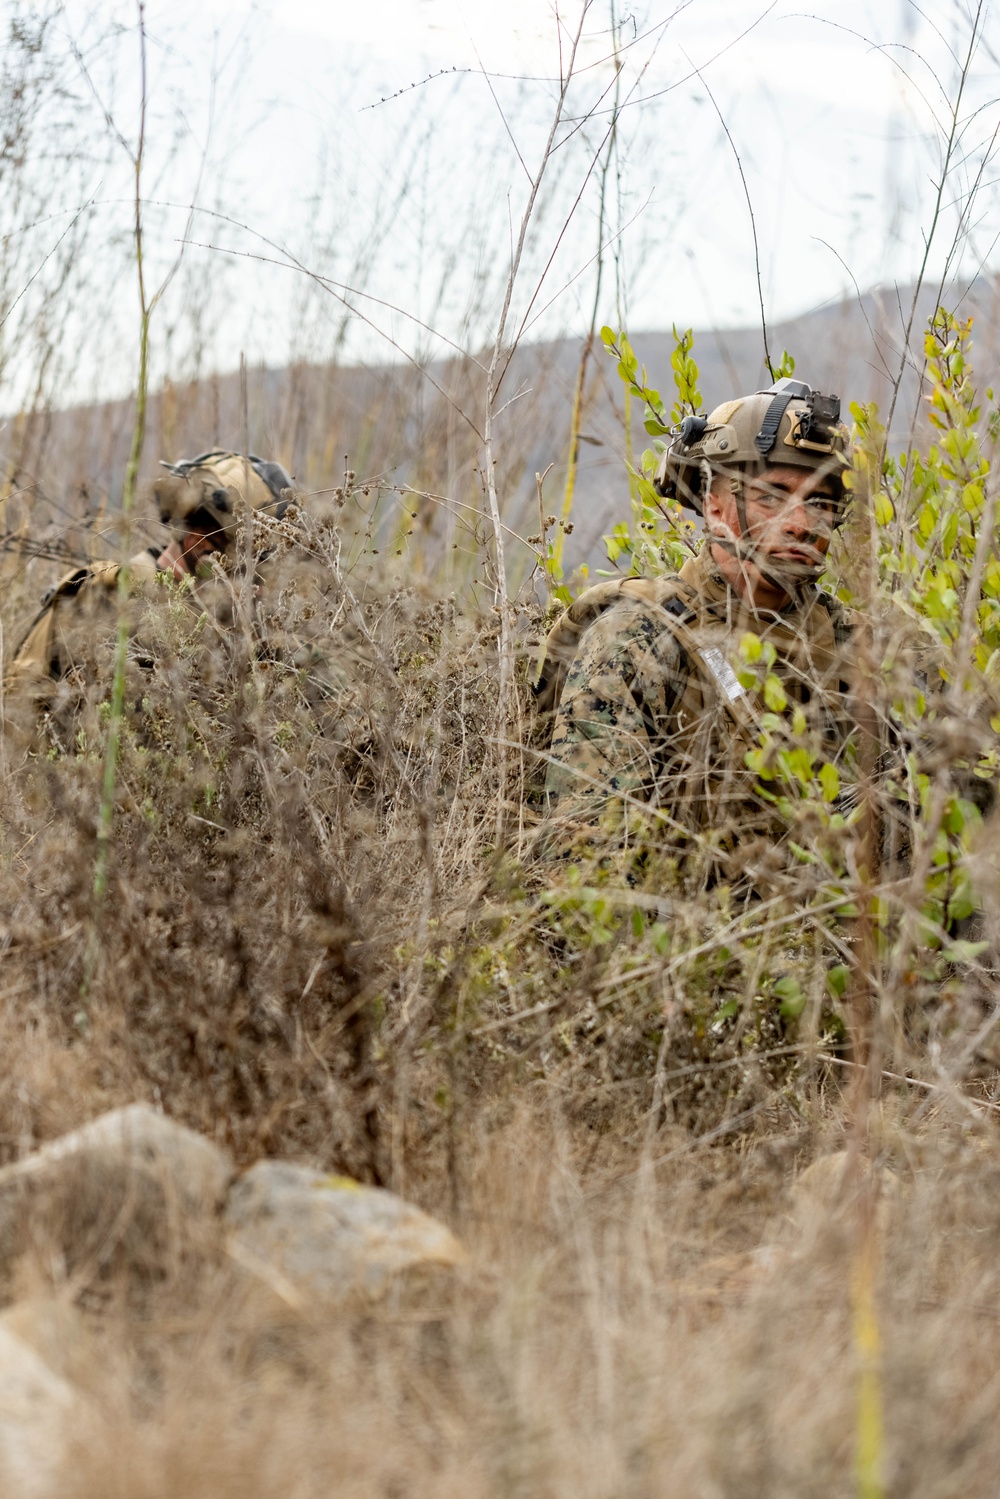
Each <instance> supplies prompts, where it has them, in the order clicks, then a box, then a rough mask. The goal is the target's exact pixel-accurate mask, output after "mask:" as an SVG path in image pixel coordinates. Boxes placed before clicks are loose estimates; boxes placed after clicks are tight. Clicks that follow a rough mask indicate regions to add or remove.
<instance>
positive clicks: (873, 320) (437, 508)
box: [4, 276, 1000, 579]
mask: <svg viewBox="0 0 1000 1499" xmlns="http://www.w3.org/2000/svg"><path fill="white" fill-rule="evenodd" d="M911 297H912V291H907V290H905V289H904V290H901V291H900V292H899V293H897V292H896V291H890V290H881V291H876V292H871V293H868V294H867V295H865V296H863V297H861V298H860V299H859V298H857V297H852V298H849V299H845V300H844V301H841V302H838V303H836V304H833V305H831V306H828V307H824V308H820V309H818V310H815V311H812V312H808V313H805V314H803V315H802V316H801V317H797V318H794V319H791V320H790V321H788V322H785V323H779V324H775V325H774V326H773V327H771V328H770V329H769V340H770V344H771V352H772V357H777V356H778V355H779V354H780V352H781V350H782V349H783V348H788V349H789V350H790V351H791V352H792V353H793V354H794V356H795V358H796V360H797V373H799V374H800V375H802V376H803V377H804V378H806V379H808V380H809V381H810V382H811V383H812V384H814V385H817V386H820V387H822V388H823V389H824V390H833V391H836V392H838V393H839V394H840V395H841V396H842V397H843V398H844V401H845V407H846V403H847V401H849V400H859V399H860V400H869V399H876V400H878V401H880V403H881V404H882V405H883V407H884V405H885V402H886V398H887V393H888V391H889V388H890V383H891V379H892V378H893V377H894V376H895V374H896V372H897V371H898V369H899V367H900V362H901V359H902V350H903V345H904V330H905V317H906V316H907V315H908V310H909V302H910V298H911ZM997 297H998V285H997V282H996V281H995V280H994V279H992V278H987V277H985V276H984V277H983V278H981V279H980V281H979V282H978V283H977V284H976V285H975V286H974V287H973V288H972V289H971V291H969V292H968V293H967V294H966V295H965V296H964V298H963V300H962V302H961V304H960V307H961V311H962V313H963V315H972V316H974V318H975V334H976V364H977V369H978V371H979V374H980V377H981V379H982V381H983V383H984V384H985V383H987V380H988V379H989V378H990V377H991V376H992V374H993V372H995V371H996V370H997V368H998V365H1000V360H998V352H1000V335H998V332H997V317H996V309H997ZM932 305H933V295H932V294H926V295H924V296H923V297H922V298H921V304H920V307H919V309H918V313H917V317H916V319H915V321H914V329H913V333H912V335H911V338H910V355H909V358H908V361H907V363H908V373H907V376H906V379H905V381H904V386H903V395H902V399H901V400H900V402H899V403H898V406H897V413H896V418H895V420H894V424H893V425H894V431H895V434H896V436H897V438H898V439H899V440H902V439H903V438H904V436H905V433H906V431H907V429H908V426H909V423H910V421H911V420H912V418H913V413H914V408H915V406H916V405H917V404H918V403H917V399H916V397H917V385H916V373H915V366H916V364H917V363H918V362H919V360H920V359H921V358H922V333H923V325H924V322H925V319H926V317H927V315H928V314H929V312H930V310H931V307H932ZM630 336H631V338H632V341H633V343H634V345H635V348H636V350H637V351H638V353H639V356H640V358H641V359H642V360H643V361H644V362H645V364H646V365H647V367H648V370H649V374H650V378H651V380H652V381H653V383H654V384H656V385H657V386H658V387H660V388H661V389H663V390H664V391H667V390H668V389H669V388H670V363H669V361H670V353H671V350H672V346H673V340H672V337H671V335H670V334H668V333H662V332H660V333H645V334H644V333H641V332H639V333H637V332H633V333H632V334H631V335H630ZM581 353H582V344H581V341H580V340H576V339H562V340H558V341H556V342H552V343H546V344H531V345H525V346H524V347H522V348H521V349H519V350H518V351H517V353H516V355H515V356H514V358H513V360H512V362H511V366H510V369H509V371H508V372H507V375H506V377H505V380H504V384H503V388H502V391H501V402H510V403H511V404H510V405H509V406H508V407H507V409H506V411H505V412H504V413H503V415H502V417H501V418H500V422H499V426H498V441H497V451H498V454H499V461H498V470H497V472H498V479H499V483H500V487H501V492H502V496H503V503H504V515H505V520H506V521H507V523H508V524H509V525H510V527H511V528H512V530H513V531H515V532H519V533H520V534H521V535H526V534H528V533H529V532H530V531H532V530H535V529H537V526H536V521H537V493H536V483H535V474H536V473H543V472H544V471H545V470H546V468H548V467H549V465H552V467H551V469H550V472H549V475H548V478H547V479H546V482H545V505H546V509H547V510H550V511H551V510H555V509H557V508H558V505H559V503H560V501H561V497H562V492H563V486H564V483H565V465H566V454H567V445H568V439H569V428H570V413H571V407H572V398H573V389H574V384H575V380H576V376H577V370H578V367H579V363H580V357H581ZM695 356H696V358H697V360H698V363H699V365H700V367H701V372H702V378H701V389H702V393H703V396H704V398H705V402H706V404H707V406H709V407H710V406H712V405H713V404H715V403H716V402H717V401H719V400H721V399H723V398H724V397H726V396H728V395H730V394H732V393H734V392H741V391H747V390H753V389H756V388H759V386H760V385H762V384H765V383H767V379H766V376H765V371H764V361H763V346H762V340H761V334H760V330H759V328H735V329H722V330H713V331H709V332H707V333H700V334H697V335H696V340H695ZM481 392H482V373H481V371H480V370H479V369H477V367H476V365H475V363H474V361H472V360H464V361H451V362H448V363H434V364H431V365H429V366H428V367H427V368H426V369H424V370H417V369H415V368H413V367H412V366H409V365H392V366H382V367H374V368H359V367H353V368H345V367H338V366H329V367H318V366H304V365H298V366H294V367H291V368H286V369H256V370H250V371H249V372H248V379H247V409H246V413H245V415H244V412H243V411H242V409H241V406H242V402H241V398H240V384H239V377H238V376H237V375H235V374H227V375H219V376H213V377H211V378H208V379H205V380H201V381H199V382H197V383H193V384H188V385H185V386H178V387H174V386H169V387H167V388H166V389H164V390H162V391H159V392H158V393H157V394H156V396H155V398H154V399H153V401H152V402H151V412H150V424H149V431H148V437H147V442H146V454H145V462H144V472H145V477H146V478H147V479H148V478H149V477H151V476H152V475H153V474H154V473H155V471H156V466H157V461H158V459H159V458H161V457H176V456H179V455H190V454H192V453H194V452H197V451H200V450H203V449H205V448H209V447H212V446H215V445H222V446H229V447H239V446H240V445H241V442H242V437H241V434H242V432H243V430H244V427H246V430H247V433H248V436H249V443H250V447H251V450H252V451H259V452H262V453H264V454H266V455H268V456H275V457H280V458H281V459H282V460H283V461H284V462H285V463H286V464H287V465H288V466H289V467H290V468H291V469H292V471H293V472H294V473H295V474H296V477H297V479H298V481H299V482H300V483H301V484H302V485H303V486H304V488H305V489H306V490H308V491H324V490H329V489H330V488H332V487H333V486H335V485H336V484H338V483H340V482H342V475H343V471H344V467H345V460H346V461H347V462H348V463H349V465H350V467H351V468H353V469H355V470H356V471H357V472H358V474H359V475H361V476H364V477H368V476H380V477H381V478H382V479H384V480H385V481H386V483H387V484H389V485H394V486H404V485H408V486H412V487H413V488H414V489H416V490H419V491H424V492H426V493H427V494H429V495H432V496H435V497H439V498H433V499H426V500H422V499H417V500H415V501H411V502H410V508H411V509H415V512H416V521H415V523H414V529H415V530H416V531H417V533H418V538H419V539H422V540H423V542H424V546H423V548H422V555H423V556H424V558H425V559H426V561H427V565H435V566H436V565H437V564H439V563H440V562H441V560H442V558H444V557H445V556H446V555H449V554H452V553H455V552H456V551H457V554H458V556H459V557H461V556H462V555H463V554H465V553H466V551H467V549H468V548H470V546H471V545H472V537H473V535H474V533H475V530H476V526H477V524H478V526H479V530H480V533H482V531H483V529H484V525H483V522H482V521H481V520H478V521H477V516H478V513H479V512H480V511H481V507H482V494H481V485H480V482H479V479H478V476H477V473H476V459H477V451H478V444H477V439H476V435H475V432H474V431H473V424H475V425H478V424H479V423H480V421H481V411H482V395H481ZM467 418H468V420H467ZM131 420H132V409H131V405H130V403H128V402H112V403H107V404H104V405H98V406H81V407H76V408H73V409H71V410H66V411H55V412H47V413H44V414H41V415H37V416H34V417H32V418H30V419H24V418H22V419H18V420H15V421H12V422H9V423H8V424H7V427H6V429H5V437H6V439H7V442H6V450H5V454H4V457H5V460H6V462H7V465H8V468H7V472H8V477H9V480H11V481H12V487H13V488H14V490H15V491H19V493H15V495H14V497H13V498H11V499H9V500H8V502H7V516H6V520H7V526H8V527H14V526H17V525H19V524H26V525H27V526H28V527H29V528H30V530H31V533H32V535H34V536H36V537H37V536H47V537H49V538H50V539H52V540H53V541H57V540H60V539H61V540H62V541H64V542H65V543H66V545H67V546H68V547H69V549H70V550H78V551H80V550H82V551H85V550H86V546H87V538H86V537H85V536H83V534H82V532H81V525H83V524H85V523H86V522H87V521H88V519H90V520H92V519H93V517H94V516H95V515H97V514H100V515H102V516H106V517H107V521H106V523H105V527H107V526H111V527H112V529H113V518H114V513H115V510H116V506H117V497H118V496H119V494H120V489H121V480H122V474H123V472H124V466H125V461H126V457H127V453H128V447H129V441H130V435H131ZM584 432H585V436H586V441H585V442H584V443H583V445H582V449H581V454H580V468H579V477H578V483H577V491H576V503H575V506H574V521H575V531H574V535H573V536H572V538H571V539H570V542H571V544H570V546H569V547H568V549H567V561H568V562H569V563H570V564H571V565H573V564H575V563H577V562H579V561H582V560H585V559H586V560H589V561H590V562H591V563H593V562H595V561H596V562H598V563H600V561H601V558H602V556H603V552H602V548H601V545H600V537H601V535H602V534H603V532H605V531H607V530H608V529H609V527H610V525H611V524H612V523H613V521H614V519H615V518H616V517H618V516H620V515H622V514H624V513H625V509H626V508H627V493H628V490H627V481H626V478H625V471H624V466H623V457H624V447H625V444H624V434H623V428H622V397H621V386H620V382H619V381H618V378H617V375H616V373H615V369H614V365H613V363H612V361H611V360H609V359H608V357H607V356H606V354H605V353H604V351H603V349H602V348H601V347H600V346H598V347H597V348H596V349H595V351H594V354H593V356H592V358H591V360H590V363H589V368H588V378H587V386H586V398H585V420H584ZM633 443H634V445H635V448H636V450H637V451H641V449H642V447H644V446H645V445H646V443H647V439H646V437H645V434H644V433H643V431H642V428H641V414H640V413H636V414H635V430H634V433H633ZM445 497H446V498H445ZM369 502H370V504H375V502H376V493H375V491H373V492H372V494H371V495H370V496H369V498H368V500H367V501H364V502H363V505H362V508H361V509H360V510H359V511H358V513H357V514H356V515H355V516H354V518H353V523H352V524H351V525H350V526H349V527H348V531H349V533H350V532H351V531H354V530H357V531H358V532H359V535H360V534H362V533H363V532H364V531H365V529H366V527H370V529H371V530H372V531H373V533H374V534H377V535H379V536H381V537H382V539H383V543H384V542H385V540H386V539H388V538H389V537H391V536H392V535H394V534H395V533H396V528H397V525H398V523H399V518H400V505H399V497H398V495H394V494H392V493H385V494H383V495H382V497H381V499H379V500H378V502H377V503H378V507H379V509H378V514H377V515H376V516H374V517H371V518H369V517H368V516H367V515H366V513H365V507H366V506H368V505H369ZM403 519H404V522H405V524H406V525H407V526H408V525H409V524H410V523H409V521H408V520H406V518H405V517H403ZM144 524H145V526H146V530H147V531H148V533H149V535H150V537H153V536H155V535H156V534H157V532H158V527H157V526H156V525H155V523H154V521H153V519H152V517H151V516H150V515H149V514H148V513H146V514H145V516H144ZM346 539H347V541H348V542H349V543H350V542H351V541H352V539H353V538H352V536H351V535H350V534H348V537H347V538H346ZM107 541H108V544H107V548H106V550H108V551H111V550H113V541H114V538H113V535H109V536H108V538H107ZM511 551H512V562H513V565H514V566H515V568H517V567H519V566H520V565H523V564H524V562H525V560H526V555H527V554H526V553H525V551H524V549H523V548H521V547H519V546H518V545H517V543H516V542H512V545H511ZM48 566H49V565H48V564H42V563H41V562H39V563H37V564H33V568H35V569H37V571H38V575H39V578H40V579H42V578H43V576H45V577H47V573H46V567H48Z"/></svg>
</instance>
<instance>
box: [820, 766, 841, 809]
mask: <svg viewBox="0 0 1000 1499" xmlns="http://www.w3.org/2000/svg"><path fill="white" fill-rule="evenodd" d="M819 784H820V786H821V787H822V788H823V800H824V801H825V802H835V801H836V800H837V797H838V796H839V794H840V773H839V771H838V770H837V767H836V765H831V764H830V762H829V760H826V761H824V763H823V764H822V765H821V766H820V768H819Z"/></svg>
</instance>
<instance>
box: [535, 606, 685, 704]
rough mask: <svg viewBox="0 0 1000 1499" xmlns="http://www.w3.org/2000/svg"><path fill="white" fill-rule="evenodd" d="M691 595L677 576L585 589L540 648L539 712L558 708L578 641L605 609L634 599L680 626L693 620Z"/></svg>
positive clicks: (537, 686) (537, 685)
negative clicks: (651, 606)
mask: <svg viewBox="0 0 1000 1499" xmlns="http://www.w3.org/2000/svg"><path fill="white" fill-rule="evenodd" d="M691 594H692V590H691V589H690V588H689V586H688V585H687V584H685V583H684V582H683V581H682V580H681V579H680V578H677V577H670V578H614V579H612V580H611V581H609V582H607V583H596V584H594V586H593V587H592V588H586V589H584V591H583V593H581V594H580V596H579V598H577V599H574V601H573V603H572V604H570V606H569V608H568V609H566V610H565V611H564V612H563V613H562V614H561V615H560V616H559V618H558V619H557V620H556V622H555V624H554V625H553V626H552V628H551V630H550V631H549V633H548V635H547V636H546V638H545V641H544V644H543V646H542V651H541V656H540V660H539V666H538V671H537V674H536V677H535V681H534V683H533V691H534V694H535V699H536V701H537V704H538V709H539V712H541V713H552V712H554V711H555V709H556V708H558V706H559V699H560V698H561V697H562V690H563V687H564V686H565V684H566V678H567V676H568V675H569V669H570V667H571V666H572V664H573V658H574V657H575V656H576V653H577V650H578V648H579V645H580V638H581V636H582V635H583V632H584V631H585V630H586V629H587V628H588V627H589V626H590V625H592V624H593V623H594V621H595V620H597V619H599V618H600V616H601V615H602V614H604V613H605V612H606V610H608V609H613V608H614V607H615V605H616V604H620V603H622V602H623V601H624V600H627V599H636V600H638V601H639V602H641V603H645V604H651V605H653V606H654V607H660V608H662V609H665V610H666V611H667V612H668V613H669V614H670V615H671V616H672V618H673V620H674V621H675V625H683V623H684V622H685V621H688V620H693V619H694V618H696V611H695V610H694V609H692V608H691V605H690V596H691ZM672 628H674V627H673V626H672ZM675 632H676V631H675ZM682 645H683V642H682Z"/></svg>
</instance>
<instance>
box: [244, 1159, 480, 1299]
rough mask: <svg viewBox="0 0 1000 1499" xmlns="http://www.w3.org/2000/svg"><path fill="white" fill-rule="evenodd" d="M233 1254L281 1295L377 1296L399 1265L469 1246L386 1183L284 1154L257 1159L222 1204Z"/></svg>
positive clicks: (446, 1258)
mask: <svg viewBox="0 0 1000 1499" xmlns="http://www.w3.org/2000/svg"><path fill="white" fill-rule="evenodd" d="M224 1218H225V1222H226V1225H227V1227H228V1228H229V1230H230V1239H229V1246H230V1253H231V1254H232V1256H233V1258H234V1259H235V1260H236V1261H237V1262H239V1263H241V1264H242V1265H243V1266H244V1267H245V1268H246V1269H249V1270H251V1271H256V1272H257V1273H259V1274H260V1276H261V1278H262V1279H263V1280H265V1281H267V1280H270V1282H271V1285H272V1289H274V1290H275V1291H276V1292H277V1294H278V1295H279V1296H281V1298H282V1299H283V1300H285V1301H286V1302H290V1303H291V1304H293V1305H296V1304H298V1305H306V1304H308V1303H310V1302H312V1301H315V1300H320V1301H324V1302H337V1301H342V1300H344V1299H345V1298H347V1297H349V1296H351V1295H354V1294H357V1293H359V1292H360V1293H362V1294H365V1295H376V1296H377V1295H379V1294H380V1293H382V1292H384V1291H385V1290H386V1289H387V1288H388V1287H389V1286H390V1285H391V1284H392V1282H393V1281H394V1280H395V1279H396V1278H397V1277H399V1276H400V1275H403V1274H409V1272H412V1271H414V1270H420V1269H423V1268H424V1267H434V1266H438V1267H443V1268H448V1269H451V1268H454V1267H457V1266H459V1265H462V1264H464V1263H465V1261H466V1259H467V1255H466V1252H465V1250H464V1249H463V1247H462V1245H461V1244H460V1243H459V1241H458V1240H457V1239H456V1238H455V1236H454V1234H453V1233H452V1232H451V1230H450V1229H449V1228H446V1227H445V1225H444V1224H443V1223H439V1222H438V1221H437V1219H435V1218H431V1217H429V1216H428V1214H426V1213H423V1212H421V1211H420V1209H419V1208H415V1207H413V1206H411V1204H410V1203H408V1202H404V1201H403V1199H402V1198H401V1197H397V1196H396V1195H395V1194H394V1193H392V1192H386V1191H383V1190H382V1189H381V1188H378V1187H363V1186H361V1185H360V1184H359V1183H358V1182H355V1181H351V1180H350V1179H349V1178H348V1177H343V1176H326V1175H324V1174H323V1173H322V1172H320V1171H312V1170H310V1169H309V1168H308V1167H305V1166H294V1165H289V1164H287V1163H286V1162H283V1161H258V1162H257V1164H256V1165H255V1166H252V1167H251V1168H250V1170H249V1171H247V1172H246V1173H245V1175H243V1176H241V1177H240V1178H239V1179H238V1180H237V1181H236V1182H235V1183H234V1185H233V1187H232V1190H231V1191H230V1194H229V1199H228V1201H227V1203H226V1208H225V1214H224Z"/></svg>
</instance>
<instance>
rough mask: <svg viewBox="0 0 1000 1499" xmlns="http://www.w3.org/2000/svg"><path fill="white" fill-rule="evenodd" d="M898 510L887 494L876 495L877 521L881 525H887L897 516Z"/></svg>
mask: <svg viewBox="0 0 1000 1499" xmlns="http://www.w3.org/2000/svg"><path fill="white" fill-rule="evenodd" d="M895 514H896V511H895V509H894V508H893V503H892V501H891V500H890V498H889V496H888V495H887V494H877V495H876V496H875V523H876V525H879V526H887V525H889V523H890V521H892V520H893V518H894V517H895Z"/></svg>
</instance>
